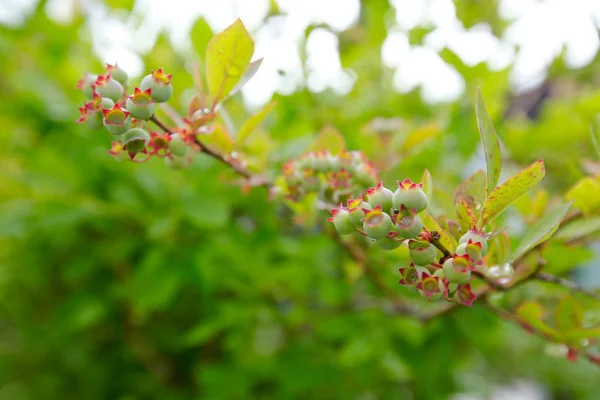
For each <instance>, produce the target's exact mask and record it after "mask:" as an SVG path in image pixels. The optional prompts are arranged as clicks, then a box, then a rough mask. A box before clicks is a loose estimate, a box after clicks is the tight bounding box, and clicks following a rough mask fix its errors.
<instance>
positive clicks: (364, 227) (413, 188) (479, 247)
mask: <svg viewBox="0 0 600 400" xmlns="http://www.w3.org/2000/svg"><path fill="white" fill-rule="evenodd" d="M427 202H428V199H427V195H426V194H425V192H424V191H423V185H422V184H420V183H414V182H412V181H411V180H410V179H405V180H403V181H398V188H397V189H396V191H395V192H392V191H391V190H389V189H387V188H386V187H385V186H383V183H382V182H379V183H378V184H377V186H375V187H372V188H369V189H367V191H366V193H365V196H364V197H363V194H360V195H359V196H358V197H356V198H353V199H349V200H348V202H347V205H346V206H343V205H340V206H339V207H337V208H334V209H333V210H332V211H331V213H332V217H331V218H329V221H330V222H332V223H333V225H334V226H335V229H336V230H337V231H338V233H340V234H341V235H347V234H351V233H353V232H359V233H360V234H362V235H364V236H366V237H368V238H370V239H371V240H373V241H374V242H375V243H377V245H378V246H379V247H381V248H382V249H384V250H393V249H395V248H397V247H399V246H401V245H402V244H403V243H406V244H407V245H408V250H409V255H410V259H411V263H410V264H409V266H408V267H405V268H401V269H400V274H401V277H402V278H401V280H400V282H399V283H400V284H401V285H403V286H406V287H408V288H410V289H411V290H414V291H418V292H419V293H420V294H421V295H422V296H424V297H426V298H427V299H429V300H435V299H439V298H441V297H442V296H443V297H444V298H445V299H446V300H448V301H459V302H461V303H462V304H465V305H469V306H470V305H471V304H472V302H473V300H474V299H475V295H474V293H473V292H472V291H471V286H470V284H469V283H468V282H469V279H470V277H471V272H472V271H473V270H474V269H475V268H477V267H478V266H479V265H481V263H482V261H481V260H482V257H483V256H485V254H486V253H487V247H488V245H487V237H486V235H485V234H484V233H483V232H480V231H478V230H476V229H473V230H470V231H469V232H467V233H466V234H465V235H463V236H462V237H461V238H460V240H459V244H458V246H457V247H456V250H455V252H454V253H455V254H454V256H453V257H449V258H447V259H442V260H440V262H442V264H440V263H438V262H437V261H438V255H439V254H438V249H437V248H436V247H435V245H434V244H432V241H433V239H434V238H433V235H432V233H431V232H429V231H428V230H427V228H425V227H424V226H423V221H422V220H421V218H420V217H419V213H421V212H422V211H424V210H425V209H426V208H427Z"/></svg>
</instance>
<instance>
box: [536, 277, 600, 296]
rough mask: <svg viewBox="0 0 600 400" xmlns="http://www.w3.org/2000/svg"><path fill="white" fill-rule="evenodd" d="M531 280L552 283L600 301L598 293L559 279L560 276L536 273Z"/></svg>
mask: <svg viewBox="0 0 600 400" xmlns="http://www.w3.org/2000/svg"><path fill="white" fill-rule="evenodd" d="M533 279H536V280H538V281H543V282H552V283H555V284H557V285H560V286H562V287H565V288H567V289H569V290H570V291H572V292H575V293H582V294H585V295H586V296H589V297H592V298H594V299H596V300H600V293H598V292H596V291H594V290H590V289H586V288H584V287H583V286H581V285H579V284H577V283H575V282H573V281H570V280H568V279H565V278H561V277H560V276H555V275H550V274H547V273H545V272H538V273H536V274H534V275H533Z"/></svg>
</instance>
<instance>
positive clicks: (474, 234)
mask: <svg viewBox="0 0 600 400" xmlns="http://www.w3.org/2000/svg"><path fill="white" fill-rule="evenodd" d="M469 241H472V242H473V243H480V244H481V257H483V256H485V255H486V254H487V251H488V243H487V236H486V234H485V233H483V232H482V231H479V230H477V229H476V228H473V229H471V230H470V231H468V232H467V233H465V234H464V235H463V236H462V237H461V238H460V239H459V240H458V244H463V243H468V242H469Z"/></svg>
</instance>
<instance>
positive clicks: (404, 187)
mask: <svg viewBox="0 0 600 400" xmlns="http://www.w3.org/2000/svg"><path fill="white" fill-rule="evenodd" d="M397 182H398V189H396V191H395V192H394V195H393V198H392V200H393V204H394V208H395V209H396V210H400V208H402V206H404V207H406V208H407V209H409V210H412V209H415V210H416V212H418V213H419V212H421V211H423V210H424V209H425V208H426V207H427V195H426V194H425V192H424V191H423V184H422V183H414V182H413V181H411V180H410V179H408V178H407V179H405V180H403V181H397Z"/></svg>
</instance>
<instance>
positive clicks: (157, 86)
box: [140, 68, 173, 103]
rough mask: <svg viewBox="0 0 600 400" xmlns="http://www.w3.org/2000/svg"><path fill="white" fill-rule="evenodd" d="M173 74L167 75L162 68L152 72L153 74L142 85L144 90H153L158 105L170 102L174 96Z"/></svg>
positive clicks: (146, 77)
mask: <svg viewBox="0 0 600 400" xmlns="http://www.w3.org/2000/svg"><path fill="white" fill-rule="evenodd" d="M171 76H172V74H168V75H166V74H165V73H164V72H163V70H162V68H159V69H157V70H156V71H152V73H151V74H149V75H146V76H145V77H144V79H142V83H140V88H141V89H142V90H147V89H151V90H152V98H153V99H154V100H155V101H156V102H158V103H164V102H165V101H168V100H169V99H170V98H171V96H172V95H173V87H172V86H171Z"/></svg>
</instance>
